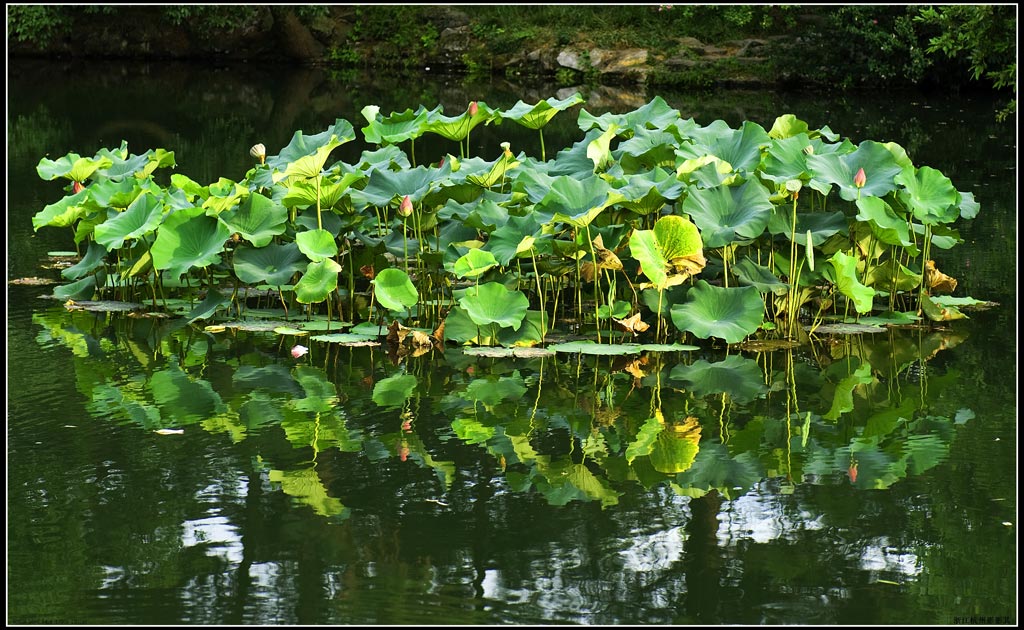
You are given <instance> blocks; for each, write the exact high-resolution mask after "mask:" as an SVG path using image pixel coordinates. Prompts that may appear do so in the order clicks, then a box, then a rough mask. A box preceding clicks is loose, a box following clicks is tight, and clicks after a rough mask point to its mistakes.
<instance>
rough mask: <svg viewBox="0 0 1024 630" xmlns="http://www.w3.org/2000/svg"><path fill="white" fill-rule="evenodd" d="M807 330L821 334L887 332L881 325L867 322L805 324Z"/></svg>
mask: <svg viewBox="0 0 1024 630" xmlns="http://www.w3.org/2000/svg"><path fill="white" fill-rule="evenodd" d="M804 330H806V331H807V332H811V333H815V334H819V335H859V334H861V333H880V332H885V328H883V327H881V326H872V325H866V324H821V325H820V326H804Z"/></svg>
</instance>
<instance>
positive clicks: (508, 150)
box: [501, 142, 512, 157]
mask: <svg viewBox="0 0 1024 630" xmlns="http://www.w3.org/2000/svg"><path fill="white" fill-rule="evenodd" d="M501 148H502V149H504V150H505V157H512V144H511V143H509V142H502V143H501Z"/></svg>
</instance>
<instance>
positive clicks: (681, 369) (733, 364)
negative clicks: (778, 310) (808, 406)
mask: <svg viewBox="0 0 1024 630" xmlns="http://www.w3.org/2000/svg"><path fill="white" fill-rule="evenodd" d="M669 378H671V379H673V380H680V381H684V382H686V383H687V385H688V389H690V390H692V391H693V393H694V394H696V395H697V396H701V397H703V396H708V395H711V394H720V393H724V394H728V395H729V396H730V397H731V398H732V399H733V400H734V401H735V402H740V403H742V402H750V401H752V400H755V399H757V398H760V397H761V396H764V395H765V394H766V393H767V392H768V387H767V386H766V385H765V384H764V372H763V371H762V370H761V366H760V365H758V363H757V361H755V360H753V359H749V358H747V357H743V356H739V355H735V354H734V355H731V356H729V357H727V358H725V359H724V360H722V361H716V362H714V363H708V362H707V361H705V360H704V359H700V360H699V361H695V362H694V363H692V364H690V365H686V364H682V363H681V364H679V365H677V366H675V367H674V368H672V371H671V372H670V373H669Z"/></svg>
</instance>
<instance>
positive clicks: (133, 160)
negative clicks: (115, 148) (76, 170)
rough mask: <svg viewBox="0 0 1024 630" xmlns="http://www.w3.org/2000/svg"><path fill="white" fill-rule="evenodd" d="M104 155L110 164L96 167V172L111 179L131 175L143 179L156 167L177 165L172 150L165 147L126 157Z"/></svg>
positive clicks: (121, 178)
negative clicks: (104, 166)
mask: <svg viewBox="0 0 1024 630" xmlns="http://www.w3.org/2000/svg"><path fill="white" fill-rule="evenodd" d="M104 150H105V149H104ZM105 157H109V158H110V161H111V164H110V166H108V167H106V168H100V169H98V170H97V171H96V174H97V175H100V176H102V177H105V178H108V179H112V180H123V179H126V178H132V177H134V178H139V179H143V178H146V177H149V176H150V175H151V174H152V173H153V171H155V170H156V169H158V168H165V167H173V166H176V165H177V164H176V163H175V161H174V152H173V151H167V150H166V149H155V150H154V149H150V150H149V151H146V152H145V153H143V154H142V155H132V156H129V157H127V158H121V157H120V156H117V155H114V154H109V155H107V156H105Z"/></svg>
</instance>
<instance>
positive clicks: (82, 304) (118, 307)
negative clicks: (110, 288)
mask: <svg viewBox="0 0 1024 630" xmlns="http://www.w3.org/2000/svg"><path fill="white" fill-rule="evenodd" d="M64 308H66V309H68V310H69V311H97V312H103V313H110V312H123V311H137V310H141V309H142V308H143V306H142V305H141V304H136V303H134V302H118V301H115V300H99V301H92V300H68V301H67V302H65V303H64Z"/></svg>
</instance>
